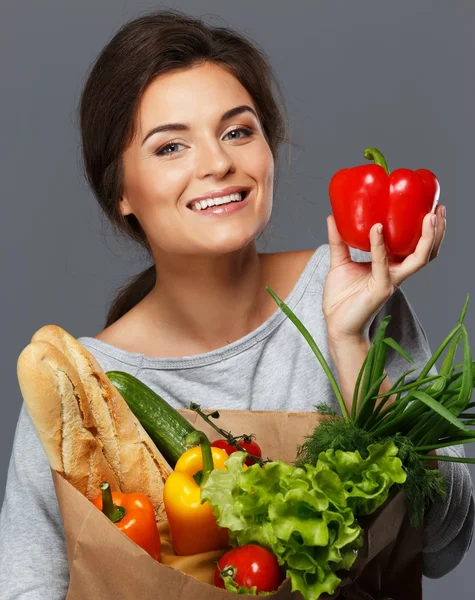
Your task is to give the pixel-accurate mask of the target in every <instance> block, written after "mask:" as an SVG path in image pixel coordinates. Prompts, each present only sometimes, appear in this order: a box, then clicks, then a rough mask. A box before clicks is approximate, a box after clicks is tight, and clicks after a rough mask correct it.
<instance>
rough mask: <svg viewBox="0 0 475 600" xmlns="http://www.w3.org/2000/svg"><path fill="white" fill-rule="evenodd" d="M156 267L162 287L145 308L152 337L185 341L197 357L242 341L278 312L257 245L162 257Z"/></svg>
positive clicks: (150, 296)
mask: <svg viewBox="0 0 475 600" xmlns="http://www.w3.org/2000/svg"><path fill="white" fill-rule="evenodd" d="M157 264H158V269H157V274H158V275H157V283H156V285H155V287H154V289H153V290H152V291H151V292H150V294H149V295H148V296H147V297H146V298H145V299H144V301H143V303H142V310H143V313H142V314H144V315H145V321H146V324H147V329H148V331H147V333H148V335H150V330H151V331H154V332H155V334H156V335H158V336H161V339H167V340H170V343H171V344H173V343H174V342H177V341H178V343H179V340H186V341H185V342H184V343H186V345H187V346H188V345H189V346H190V352H191V353H193V354H194V353H199V352H206V351H211V350H213V349H216V348H220V347H223V346H226V344H228V343H231V342H233V341H235V340H237V339H240V338H241V337H243V336H245V335H246V334H248V333H250V332H251V331H253V330H254V329H256V327H258V326H259V325H260V324H261V323H263V322H264V321H265V319H266V318H267V317H268V316H269V315H270V314H271V313H272V312H273V311H274V310H275V309H276V307H275V305H274V304H273V301H272V299H271V298H270V296H269V294H268V293H267V291H266V290H265V285H266V283H267V282H266V281H265V274H264V270H263V265H262V262H261V258H260V257H259V255H258V254H257V251H256V248H255V246H254V245H252V246H250V247H247V248H245V249H243V250H240V251H238V252H234V253H232V254H226V255H222V256H216V257H206V256H183V257H176V256H174V257H169V256H166V257H160V259H159V260H158V261H157ZM149 328H150V329H149ZM163 336H165V338H164V337H163ZM172 351H173V350H172ZM182 354H183V352H182Z"/></svg>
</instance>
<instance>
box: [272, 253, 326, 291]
mask: <svg viewBox="0 0 475 600" xmlns="http://www.w3.org/2000/svg"><path fill="white" fill-rule="evenodd" d="M314 253H315V248H311V249H309V250H290V251H288V252H272V253H269V254H261V255H260V257H261V264H262V268H263V272H264V278H265V280H266V282H267V285H270V287H272V288H273V289H274V290H275V291H277V290H280V291H281V294H282V295H283V296H285V295H287V294H288V293H290V291H291V290H292V288H293V287H294V285H295V284H296V282H297V280H298V278H299V277H300V275H301V274H302V272H303V270H304V269H305V267H306V266H307V264H308V262H309V260H310V259H311V258H312V256H313V255H314ZM283 296H281V297H283Z"/></svg>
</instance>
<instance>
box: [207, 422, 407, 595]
mask: <svg viewBox="0 0 475 600" xmlns="http://www.w3.org/2000/svg"><path fill="white" fill-rule="evenodd" d="M340 420H341V421H342V422H343V423H345V421H343V419H341V417H340ZM368 451H369V452H368V457H367V458H366V459H363V458H362V457H361V455H360V454H359V453H358V452H342V451H336V452H335V451H334V450H333V449H331V450H328V451H326V452H322V453H321V454H320V457H319V460H318V461H317V464H316V465H315V466H313V465H311V464H304V465H303V466H299V467H296V466H293V465H289V464H286V463H283V462H281V461H272V462H268V463H265V464H264V466H262V467H261V466H259V465H253V466H251V467H249V468H248V469H247V470H245V471H244V470H243V463H244V461H245V458H246V454H245V453H243V452H235V453H233V454H232V455H231V456H230V457H229V458H228V459H227V460H226V463H225V466H226V470H225V471H222V470H220V469H215V470H213V471H212V472H211V474H210V476H209V478H208V480H207V481H206V483H205V484H204V485H203V487H202V489H201V497H202V500H203V501H207V502H209V503H210V505H211V506H212V508H213V511H214V513H215V515H216V518H217V522H218V524H219V526H220V527H225V528H227V529H228V531H229V539H230V542H231V545H233V546H243V545H245V544H250V543H256V544H260V545H261V546H263V547H265V548H268V549H269V550H270V551H271V552H273V553H274V555H275V556H276V557H277V560H278V562H279V564H280V565H281V566H282V567H283V568H284V569H285V571H286V574H287V577H290V579H291V582H292V589H293V591H295V590H298V591H300V592H301V593H302V595H303V597H304V599H305V600H315V598H316V597H318V596H320V595H321V594H322V593H324V592H326V593H329V594H332V593H334V591H335V590H336V588H337V586H338V584H339V583H340V579H339V578H338V576H337V575H336V574H335V572H336V571H337V570H340V569H349V568H351V566H352V565H353V563H354V561H355V560H356V557H357V549H358V548H359V547H361V545H362V543H363V542H362V530H361V527H360V525H359V523H358V521H357V513H360V514H370V512H371V511H372V510H376V508H378V507H379V506H380V505H381V504H382V503H383V502H384V500H385V499H386V498H387V495H388V491H389V489H390V487H391V485H392V483H395V482H401V481H403V480H404V478H405V473H404V470H403V469H402V466H401V461H400V459H399V458H397V457H396V454H397V447H396V446H395V444H394V443H392V442H389V443H386V444H373V445H371V446H370V447H369V448H368Z"/></svg>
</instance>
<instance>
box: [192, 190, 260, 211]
mask: <svg viewBox="0 0 475 600" xmlns="http://www.w3.org/2000/svg"><path fill="white" fill-rule="evenodd" d="M248 195H249V191H248V190H243V191H242V192H237V193H235V194H230V195H229V196H223V197H222V198H209V199H207V200H193V201H192V202H190V203H189V204H188V205H187V208H189V209H190V210H196V211H200V210H208V209H209V208H214V207H216V206H224V205H226V204H231V203H233V202H242V201H243V200H244V199H245V198H247V196H248Z"/></svg>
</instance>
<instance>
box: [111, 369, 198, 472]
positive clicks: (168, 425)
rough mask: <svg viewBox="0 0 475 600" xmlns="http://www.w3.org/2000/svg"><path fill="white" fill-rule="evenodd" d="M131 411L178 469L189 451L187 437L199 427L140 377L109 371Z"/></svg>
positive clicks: (169, 461)
mask: <svg viewBox="0 0 475 600" xmlns="http://www.w3.org/2000/svg"><path fill="white" fill-rule="evenodd" d="M106 375H107V377H108V378H109V379H110V381H111V383H112V384H113V385H114V387H115V388H116V389H117V391H118V392H119V394H120V395H121V396H122V397H123V398H124V400H125V401H126V402H127V404H128V406H129V408H130V410H131V411H132V412H133V413H134V415H135V416H136V417H137V419H138V420H139V422H140V424H141V425H142V427H143V428H144V429H145V431H146V432H147V433H148V435H149V436H150V437H151V438H152V440H153V441H154V443H155V445H156V446H157V448H158V449H159V450H160V452H161V453H162V454H163V456H164V457H165V458H166V460H167V462H168V464H169V465H170V466H171V467H172V468H173V469H174V468H175V465H176V462H177V460H178V459H179V458H180V456H181V455H182V454H183V452H185V450H187V448H186V447H185V445H184V439H185V437H186V436H187V435H188V434H189V433H191V432H193V431H196V429H195V428H194V427H193V425H192V424H191V423H190V422H189V421H187V420H186V419H185V418H184V417H182V415H180V413H179V412H178V411H176V410H175V409H174V408H173V407H172V406H170V405H169V404H168V402H166V401H165V400H164V399H163V398H161V397H160V396H159V395H158V394H157V393H155V392H154V391H153V390H151V389H150V388H149V387H148V386H146V385H145V384H144V383H142V382H141V381H140V380H139V379H137V378H136V377H134V376H133V375H129V373H124V372H123V371H108V372H107V373H106Z"/></svg>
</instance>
